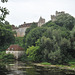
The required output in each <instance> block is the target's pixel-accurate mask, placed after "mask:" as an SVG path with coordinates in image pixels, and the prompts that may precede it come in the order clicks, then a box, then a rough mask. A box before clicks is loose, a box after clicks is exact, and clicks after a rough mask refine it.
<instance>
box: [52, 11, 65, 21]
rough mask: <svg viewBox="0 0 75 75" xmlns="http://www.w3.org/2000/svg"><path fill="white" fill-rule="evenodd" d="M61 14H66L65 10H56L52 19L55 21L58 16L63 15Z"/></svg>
mask: <svg viewBox="0 0 75 75" xmlns="http://www.w3.org/2000/svg"><path fill="white" fill-rule="evenodd" d="M61 14H65V12H64V11H61V12H58V11H56V13H55V15H51V20H52V21H55V20H56V16H58V15H61Z"/></svg>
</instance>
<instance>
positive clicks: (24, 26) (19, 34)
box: [12, 17, 45, 37]
mask: <svg viewBox="0 0 75 75" xmlns="http://www.w3.org/2000/svg"><path fill="white" fill-rule="evenodd" d="M35 23H37V24H38V27H41V26H42V25H43V24H45V19H43V18H42V17H40V19H39V21H38V22H35ZM31 25H32V23H24V24H22V25H19V27H15V26H14V25H12V28H13V31H16V33H17V35H14V36H17V37H24V35H25V31H26V29H27V28H29V27H30V26H31Z"/></svg>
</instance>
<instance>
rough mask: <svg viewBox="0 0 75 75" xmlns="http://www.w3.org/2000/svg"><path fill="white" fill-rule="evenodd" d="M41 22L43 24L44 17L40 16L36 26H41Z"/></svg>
mask: <svg viewBox="0 0 75 75" xmlns="http://www.w3.org/2000/svg"><path fill="white" fill-rule="evenodd" d="M43 24H45V19H43V18H42V17H40V19H39V21H38V26H39V27H41V26H42V25H43Z"/></svg>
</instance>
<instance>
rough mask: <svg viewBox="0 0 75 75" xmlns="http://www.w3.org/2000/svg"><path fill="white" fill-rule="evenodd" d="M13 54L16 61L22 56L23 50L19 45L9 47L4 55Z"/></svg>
mask: <svg viewBox="0 0 75 75" xmlns="http://www.w3.org/2000/svg"><path fill="white" fill-rule="evenodd" d="M8 53H10V54H13V55H14V57H15V58H16V59H18V58H19V57H20V56H22V55H23V54H24V49H23V48H22V47H20V46H19V45H10V47H9V48H8V49H7V50H6V54H8Z"/></svg>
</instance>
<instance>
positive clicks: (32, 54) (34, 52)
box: [26, 46, 40, 62]
mask: <svg viewBox="0 0 75 75" xmlns="http://www.w3.org/2000/svg"><path fill="white" fill-rule="evenodd" d="M39 49H40V47H39V46H35V47H34V46H31V47H29V48H27V51H26V54H27V55H28V59H31V60H32V61H35V62H38V61H40V54H39Z"/></svg>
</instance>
